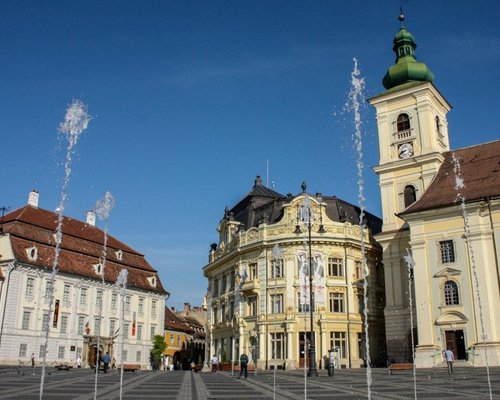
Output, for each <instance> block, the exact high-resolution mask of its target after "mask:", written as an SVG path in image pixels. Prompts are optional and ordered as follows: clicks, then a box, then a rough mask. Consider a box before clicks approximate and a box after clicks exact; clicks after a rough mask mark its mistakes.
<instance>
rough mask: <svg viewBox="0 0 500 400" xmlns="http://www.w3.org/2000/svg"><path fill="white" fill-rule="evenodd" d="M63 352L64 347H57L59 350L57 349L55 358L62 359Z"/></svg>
mask: <svg viewBox="0 0 500 400" xmlns="http://www.w3.org/2000/svg"><path fill="white" fill-rule="evenodd" d="M64 350H66V348H65V347H64V346H59V348H58V349H57V358H59V359H63V358H64Z"/></svg>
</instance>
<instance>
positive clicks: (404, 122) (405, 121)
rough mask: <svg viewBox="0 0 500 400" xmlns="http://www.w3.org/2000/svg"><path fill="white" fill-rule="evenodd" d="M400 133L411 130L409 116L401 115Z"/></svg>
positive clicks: (399, 118)
mask: <svg viewBox="0 0 500 400" xmlns="http://www.w3.org/2000/svg"><path fill="white" fill-rule="evenodd" d="M397 128H398V132H401V131H407V130H408V129H410V117H409V116H408V114H399V115H398V119H397Z"/></svg>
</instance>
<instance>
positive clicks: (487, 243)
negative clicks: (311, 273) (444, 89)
mask: <svg viewBox="0 0 500 400" xmlns="http://www.w3.org/2000/svg"><path fill="white" fill-rule="evenodd" d="M415 47H416V45H415V42H414V38H413V36H412V35H411V33H409V32H408V31H407V30H406V29H405V28H404V27H403V26H401V29H400V30H399V32H398V33H397V35H396V37H395V38H394V48H393V50H394V51H395V52H396V56H397V60H396V65H394V66H392V67H390V68H389V70H388V72H387V74H386V76H385V77H384V80H383V84H384V87H385V88H386V89H387V90H386V91H385V92H383V93H381V94H379V95H377V96H375V97H374V98H372V99H370V103H371V104H372V105H373V106H374V107H375V109H376V114H377V124H378V136H379V154H380V161H379V165H378V166H376V167H375V172H376V173H377V174H378V175H379V180H380V190H381V199H382V214H383V229H382V232H381V233H379V234H377V235H376V239H377V241H378V242H379V243H380V244H381V245H382V247H383V263H384V270H385V287H386V303H387V305H386V308H385V323H386V335H387V351H388V355H389V357H390V358H391V359H394V360H396V361H410V360H412V358H413V351H412V342H411V336H412V335H411V333H412V331H413V333H414V335H413V337H414V343H415V346H416V349H415V361H416V365H417V367H432V366H435V365H439V364H441V363H442V362H443V359H442V353H443V351H444V350H446V348H447V347H448V348H450V349H452V351H453V352H454V354H455V357H456V358H457V359H458V360H464V362H465V360H466V359H467V360H468V362H469V363H472V364H473V365H485V363H486V359H487V360H488V363H489V365H499V363H500V319H499V318H498V304H500V281H499V265H498V258H499V257H498V256H499V254H498V244H499V243H498V237H499V233H500V232H499V231H500V201H499V194H500V176H499V172H498V165H499V162H500V142H498V141H497V142H492V143H487V144H483V145H479V146H473V147H469V148H465V149H459V150H456V151H450V145H449V137H448V124H447V120H446V115H447V113H448V112H449V111H450V109H451V106H450V105H449V103H448V102H447V100H446V99H445V98H444V97H443V95H442V94H441V93H440V92H439V91H438V90H437V88H436V87H435V86H434V84H433V83H432V80H433V78H434V76H433V74H432V72H431V71H430V70H429V69H428V68H427V67H426V65H425V64H422V63H419V62H417V61H416V59H415V56H414V50H415ZM462 182H463V183H464V185H465V186H464V187H462V186H463V185H462ZM462 200H463V201H462ZM462 204H463V205H464V207H462ZM408 250H410V251H411V253H412V254H413V262H414V267H412V268H410V271H409V270H408V266H409V265H410V266H411V264H412V261H411V260H410V259H405V256H407V251H408ZM407 261H409V262H407ZM410 285H412V289H414V290H410ZM408 293H411V294H412V295H413V298H412V300H413V307H412V308H410V296H409V295H408ZM411 317H413V321H414V323H413V326H412V325H411V322H410V321H411Z"/></svg>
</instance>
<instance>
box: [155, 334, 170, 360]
mask: <svg viewBox="0 0 500 400" xmlns="http://www.w3.org/2000/svg"><path fill="white" fill-rule="evenodd" d="M166 348H167V345H166V343H165V339H164V338H163V336H161V335H155V337H154V338H153V348H152V349H151V358H152V361H157V362H161V360H162V358H163V353H164V352H165V349H166Z"/></svg>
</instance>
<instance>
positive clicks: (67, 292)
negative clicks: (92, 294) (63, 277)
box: [63, 285, 71, 305]
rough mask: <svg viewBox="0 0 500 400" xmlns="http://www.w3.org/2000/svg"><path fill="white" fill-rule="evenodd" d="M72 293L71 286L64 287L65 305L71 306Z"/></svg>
mask: <svg viewBox="0 0 500 400" xmlns="http://www.w3.org/2000/svg"><path fill="white" fill-rule="evenodd" d="M70 291H71V286H70V285H64V291H63V303H64V304H65V305H69V304H70V303H71V300H70Z"/></svg>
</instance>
